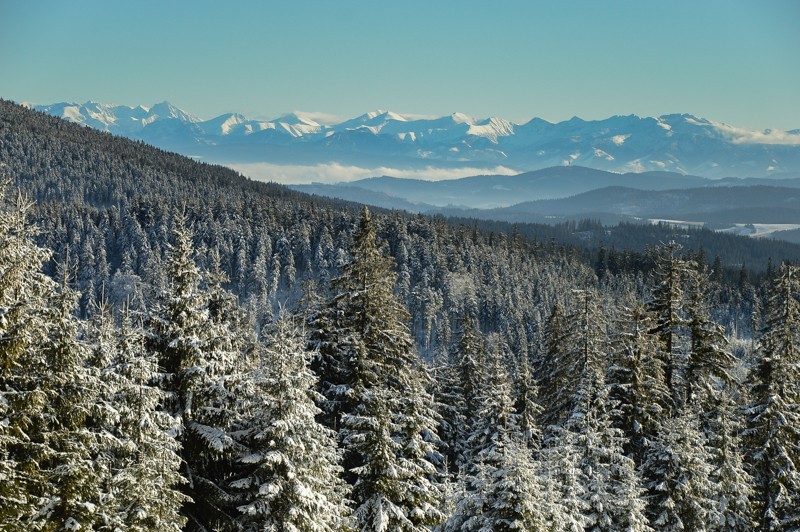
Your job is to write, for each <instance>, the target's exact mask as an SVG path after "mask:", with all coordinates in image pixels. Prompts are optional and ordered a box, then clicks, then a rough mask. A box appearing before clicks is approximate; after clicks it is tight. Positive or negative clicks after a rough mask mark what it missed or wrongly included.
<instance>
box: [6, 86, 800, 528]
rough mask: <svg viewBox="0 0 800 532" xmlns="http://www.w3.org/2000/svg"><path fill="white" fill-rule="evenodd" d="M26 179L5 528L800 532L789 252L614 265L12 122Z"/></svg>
mask: <svg viewBox="0 0 800 532" xmlns="http://www.w3.org/2000/svg"><path fill="white" fill-rule="evenodd" d="M0 161H2V163H3V168H2V171H3V173H4V175H5V176H6V177H5V179H6V181H8V182H7V183H5V184H4V185H3V194H4V196H3V198H4V201H3V205H2V210H0V213H1V214H0V529H3V530H5V529H19V528H20V527H21V528H23V529H25V528H28V529H34V530H35V529H44V530H60V529H68V530H77V529H85V530H87V529H88V530H93V529H97V530H115V529H118V530H181V529H185V530H303V531H306V530H308V531H310V530H331V531H333V530H337V531H338V530H350V529H353V530H375V531H377V530H408V531H418V530H433V529H440V530H453V531H456V530H475V531H477V530H514V529H522V530H623V529H624V530H650V529H657V530H752V529H753V528H760V529H763V530H781V529H783V530H790V529H794V528H797V527H798V526H800V511H798V507H800V498H799V497H800V496H799V495H798V493H800V480H798V479H800V472H798V471H797V469H796V465H795V464H800V452H798V449H797V446H796V442H797V441H798V437H800V434H798V430H800V429H798V427H800V420H799V419H797V416H798V412H800V404H798V403H800V397H798V392H797V390H798V389H800V388H798V385H800V382H799V381H800V375H798V370H797V368H798V367H800V366H798V362H799V361H798V351H797V346H798V341H800V339H798V335H799V334H800V333H798V327H797V326H796V323H797V320H798V315H799V314H800V300H799V299H798V298H800V278H798V276H799V275H800V272H798V270H797V268H796V267H794V266H790V265H788V264H787V265H780V266H779V261H780V259H781V258H782V257H774V259H775V263H774V265H773V266H771V267H770V268H769V269H768V271H767V272H766V273H765V274H764V276H763V277H764V283H763V284H762V283H757V282H754V281H755V280H751V279H749V278H748V277H747V273H748V272H747V270H746V269H741V271H740V276H739V277H738V278H736V279H733V280H731V279H727V278H726V276H730V273H729V271H726V269H725V267H726V265H725V264H723V262H722V261H721V259H720V260H717V261H710V260H709V259H708V258H706V257H705V256H703V255H702V254H699V253H697V252H692V253H686V252H685V250H683V249H682V248H681V246H680V245H679V244H675V243H671V242H670V243H664V244H662V245H659V246H655V247H652V248H651V249H650V250H649V251H648V252H647V253H635V254H634V253H631V252H628V251H626V250H624V249H618V250H617V249H615V250H614V253H615V254H618V255H615V259H614V260H613V261H611V260H610V258H609V256H610V255H611V253H610V251H607V250H605V249H603V251H602V254H599V252H598V254H597V255H594V256H591V257H588V256H585V255H584V253H583V252H582V251H581V250H580V249H579V248H577V247H572V246H564V245H563V243H560V242H555V241H554V242H550V241H544V242H543V241H542V239H538V241H535V240H532V239H529V238H528V237H527V236H526V235H525V234H523V232H520V231H517V232H512V233H506V232H487V231H484V230H482V229H480V227H479V226H476V225H475V224H461V225H452V224H447V223H445V221H444V220H443V219H441V218H438V219H431V218H428V217H423V216H409V215H406V214H403V213H392V212H383V213H381V212H373V213H371V212H370V211H368V210H366V209H363V210H362V209H360V208H358V207H356V206H354V205H352V204H346V203H338V202H334V201H329V200H320V199H314V198H311V197H309V196H306V195H303V194H300V193H296V192H292V191H289V190H287V189H285V188H284V187H281V186H278V185H272V184H264V183H255V182H252V181H249V180H246V179H244V178H242V177H241V176H239V175H237V174H236V173H234V172H232V171H230V170H227V169H224V168H221V167H217V166H210V165H204V164H199V163H197V162H194V161H191V160H189V159H186V158H183V157H180V156H177V155H173V154H169V153H166V152H163V151H161V150H158V149H155V148H152V147H149V146H146V145H144V144H141V143H136V142H132V141H129V140H123V139H119V138H115V137H113V136H110V135H107V134H103V133H98V132H97V131H94V130H90V129H87V128H82V127H79V126H75V125H71V124H67V123H65V122H63V121H61V120H58V119H55V118H52V117H48V116H45V115H42V114H39V113H35V112H32V111H30V110H26V109H24V108H22V107H19V106H16V105H13V104H11V103H8V102H0ZM26 198H30V201H29V200H28V199H26ZM576 229H577V228H576ZM626 257H627V258H626ZM709 262H713V264H709ZM737 271H738V269H737Z"/></svg>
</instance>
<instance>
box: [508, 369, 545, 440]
mask: <svg viewBox="0 0 800 532" xmlns="http://www.w3.org/2000/svg"><path fill="white" fill-rule="evenodd" d="M515 384H516V386H515V388H516V390H515V391H516V394H515V400H514V406H515V409H516V412H517V415H518V416H519V430H520V434H521V435H522V439H523V441H524V442H525V445H527V447H528V448H529V449H532V450H536V449H538V448H539V445H540V444H541V440H542V430H541V428H540V426H539V419H540V418H541V415H542V407H541V405H540V404H539V402H538V390H537V388H536V383H535V381H534V379H533V374H532V373H531V370H530V364H529V362H528V355H527V354H523V355H521V356H520V361H519V365H518V374H517V378H516V383H515Z"/></svg>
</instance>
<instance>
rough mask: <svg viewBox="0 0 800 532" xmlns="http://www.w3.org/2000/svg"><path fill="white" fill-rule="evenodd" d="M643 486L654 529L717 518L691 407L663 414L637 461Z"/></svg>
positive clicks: (699, 525) (693, 526)
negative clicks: (677, 412)
mask: <svg viewBox="0 0 800 532" xmlns="http://www.w3.org/2000/svg"><path fill="white" fill-rule="evenodd" d="M640 470H641V473H642V476H643V478H644V481H645V485H646V487H647V490H648V508H647V510H648V512H647V513H648V517H649V519H650V524H651V525H652V526H653V527H655V528H656V530H665V531H673V530H697V531H702V530H708V529H709V527H710V526H711V524H712V523H718V522H720V512H719V503H718V501H717V499H716V496H715V495H716V493H715V489H716V486H715V485H714V479H713V472H714V468H713V457H712V456H711V454H710V453H709V451H708V449H707V447H706V445H705V441H704V439H703V435H702V432H701V431H700V426H699V420H698V416H697V414H696V413H694V412H691V411H686V410H683V411H681V412H680V413H679V415H678V416H675V417H672V418H669V419H666V420H664V422H663V423H662V426H661V431H660V432H659V433H658V435H657V436H656V438H655V440H653V441H652V442H650V443H649V444H648V448H647V452H646V454H645V459H644V463H643V464H642V465H641V467H640Z"/></svg>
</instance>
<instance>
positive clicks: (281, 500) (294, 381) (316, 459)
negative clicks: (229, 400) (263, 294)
mask: <svg viewBox="0 0 800 532" xmlns="http://www.w3.org/2000/svg"><path fill="white" fill-rule="evenodd" d="M265 341H266V342H268V345H265V346H264V347H263V349H262V351H261V353H260V354H259V356H258V359H257V360H256V361H255V362H254V364H253V367H252V368H251V369H250V371H249V373H248V374H247V375H246V377H247V378H246V379H245V383H244V384H243V386H242V390H241V392H243V394H244V396H245V397H244V400H243V402H244V405H242V409H243V410H244V412H243V414H244V415H243V417H242V419H241V420H240V421H239V422H238V423H237V424H238V425H240V427H239V428H238V430H237V431H236V439H237V440H238V441H239V442H240V443H241V444H242V445H243V446H244V447H246V449H247V451H246V452H245V453H243V455H242V456H241V458H240V459H239V462H240V464H241V465H240V467H239V469H241V470H242V474H240V475H239V478H236V479H235V480H233V481H232V482H231V483H230V487H231V488H232V489H233V490H234V491H236V492H239V493H241V494H242V496H243V497H242V498H243V500H242V502H241V503H240V506H239V511H240V512H241V514H242V515H241V517H240V518H239V519H238V521H239V523H240V524H241V525H242V527H243V528H244V529H245V530H253V531H255V530H276V531H277V530H297V531H302V532H325V531H331V532H333V531H342V530H347V529H348V528H349V522H348V514H349V508H348V506H347V504H346V501H345V499H344V492H345V486H344V484H343V482H342V480H341V476H340V470H341V466H340V465H339V461H340V458H341V456H340V453H339V450H338V449H337V447H336V439H335V438H336V435H335V433H334V432H333V431H332V430H330V429H328V428H325V427H323V426H322V425H320V424H319V423H318V422H317V421H316V419H315V416H317V415H318V414H319V413H320V410H319V408H318V407H317V406H316V404H315V400H317V399H318V392H316V391H315V389H314V388H315V384H316V378H315V376H314V375H313V373H312V372H311V370H310V369H309V368H308V363H309V361H310V353H308V352H307V351H306V349H305V345H304V339H303V338H302V337H301V336H300V335H299V333H298V331H297V330H296V329H295V328H294V326H293V325H292V324H291V322H290V320H289V318H288V317H283V318H281V319H280V320H279V321H278V322H277V324H276V325H275V327H274V332H272V333H270V334H268V335H266V339H265Z"/></svg>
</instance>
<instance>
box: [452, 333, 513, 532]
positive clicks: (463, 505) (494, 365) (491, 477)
mask: <svg viewBox="0 0 800 532" xmlns="http://www.w3.org/2000/svg"><path fill="white" fill-rule="evenodd" d="M494 343H495V349H493V350H492V351H491V355H490V356H489V360H488V361H487V362H489V365H490V367H489V368H488V372H486V373H485V374H484V378H485V379H486V380H485V381H484V382H482V383H475V384H477V385H478V388H477V389H476V390H475V397H474V402H475V404H476V407H477V411H475V414H474V419H473V424H472V427H471V432H470V434H469V437H468V439H467V442H466V444H467V448H468V453H467V459H468V461H467V462H466V464H465V467H464V468H463V471H462V475H463V476H464V479H463V480H464V483H465V490H464V493H463V494H462V495H461V500H460V501H459V502H458V504H457V507H456V513H455V515H453V516H452V517H451V518H450V519H449V520H448V522H447V524H446V526H445V530H448V531H456V530H465V531H478V530H494V529H495V528H494V527H495V526H497V527H500V528H502V526H503V525H502V524H501V523H502V522H503V521H504V519H505V518H502V517H501V516H500V515H493V514H492V509H493V508H494V506H495V504H497V507H498V508H502V509H503V510H504V511H506V510H508V508H507V505H508V504H512V503H511V501H510V500H508V501H501V500H497V497H500V496H503V495H507V496H509V497H511V498H514V497H517V496H520V494H512V493H510V492H509V491H508V490H507V486H505V485H502V486H501V484H503V478H502V474H503V473H502V470H503V468H504V466H505V461H506V459H510V456H508V455H507V454H506V451H507V449H508V447H509V446H510V445H512V442H516V443H517V444H518V445H519V446H520V449H521V445H522V436H521V434H520V429H519V420H518V417H517V414H516V413H515V411H514V402H513V399H512V397H511V392H512V390H511V381H510V378H509V376H508V373H507V371H506V370H505V368H504V367H503V360H502V358H503V353H502V352H501V351H500V350H499V347H500V346H499V345H497V342H494ZM489 375H491V379H489ZM506 518H510V515H507V516H506Z"/></svg>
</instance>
